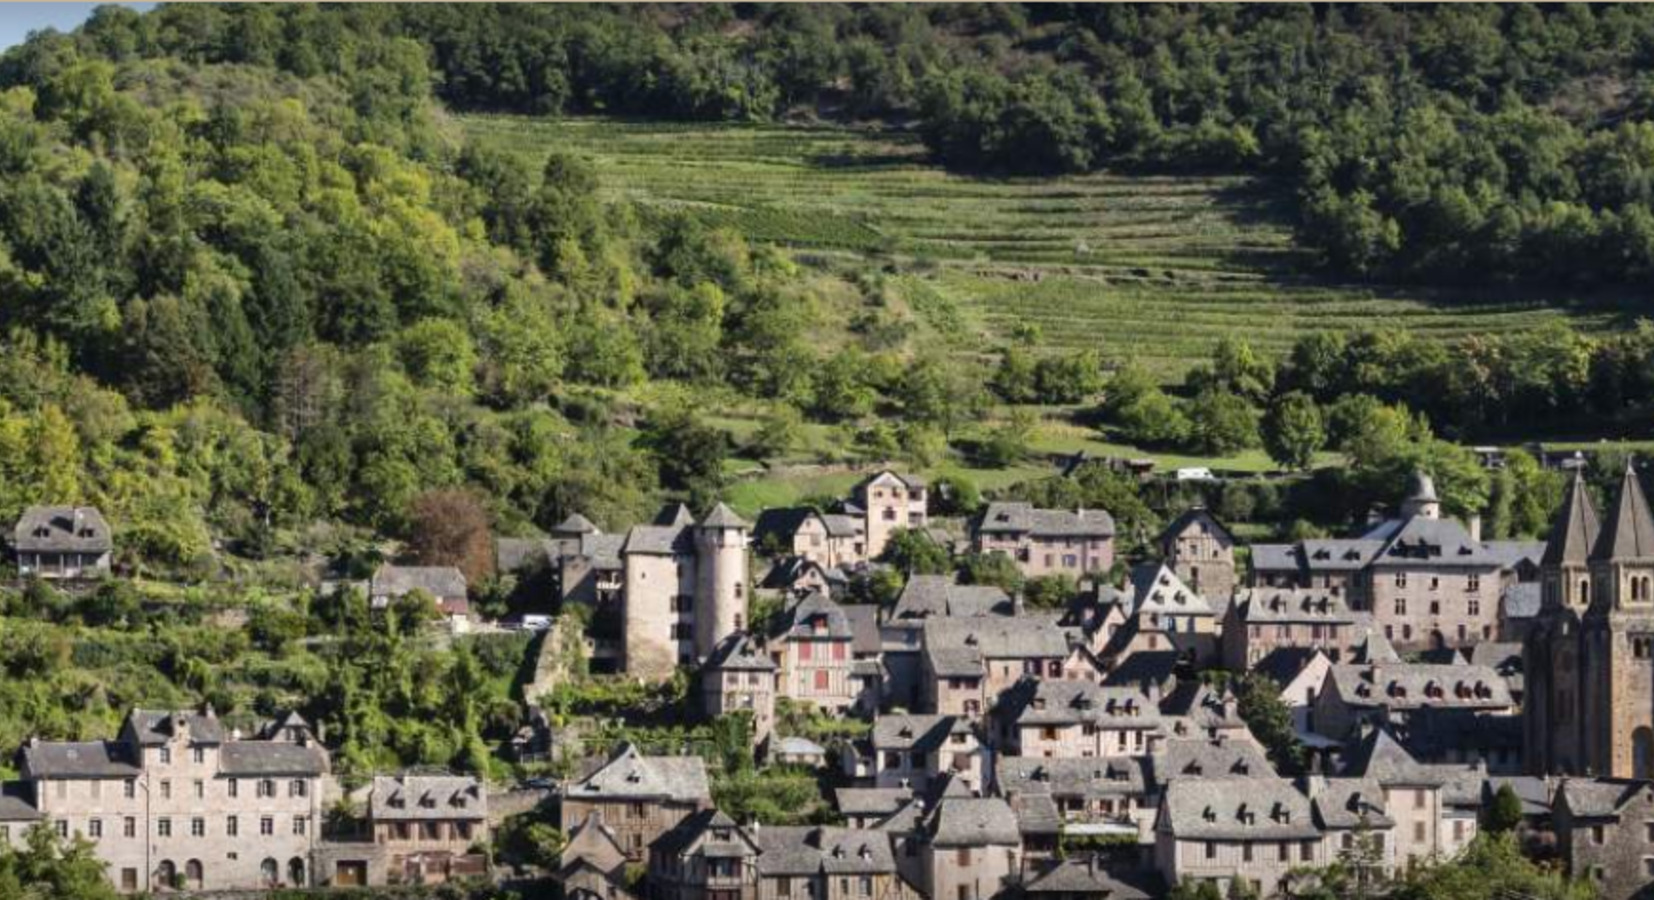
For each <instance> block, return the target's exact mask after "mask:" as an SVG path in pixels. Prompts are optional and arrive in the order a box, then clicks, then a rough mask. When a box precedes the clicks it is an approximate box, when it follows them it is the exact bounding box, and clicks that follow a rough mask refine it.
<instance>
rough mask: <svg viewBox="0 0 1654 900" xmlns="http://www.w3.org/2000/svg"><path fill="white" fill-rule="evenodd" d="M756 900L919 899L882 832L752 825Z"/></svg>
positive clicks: (887, 834) (823, 827)
mask: <svg viewBox="0 0 1654 900" xmlns="http://www.w3.org/2000/svg"><path fill="white" fill-rule="evenodd" d="M751 831H752V837H753V838H754V839H755V840H756V841H757V843H758V847H759V856H758V878H759V881H758V898H759V900H919V898H920V894H919V892H918V891H917V890H915V888H914V885H912V884H911V883H909V881H908V880H907V879H906V878H904V877H903V876H902V874H901V870H900V866H899V861H898V860H897V858H896V855H895V853H894V851H893V850H892V848H891V835H890V834H889V833H887V832H884V831H875V830H862V829H856V828H836V827H830V826H822V825H818V826H803V827H799V826H762V827H754V828H752V829H751Z"/></svg>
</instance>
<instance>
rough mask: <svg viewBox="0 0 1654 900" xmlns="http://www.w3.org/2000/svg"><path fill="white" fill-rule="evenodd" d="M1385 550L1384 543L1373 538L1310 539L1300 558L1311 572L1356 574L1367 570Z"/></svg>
mask: <svg viewBox="0 0 1654 900" xmlns="http://www.w3.org/2000/svg"><path fill="white" fill-rule="evenodd" d="M1383 550H1384V541H1381V540H1375V539H1371V538H1310V539H1308V540H1306V541H1304V542H1303V544H1302V546H1301V548H1300V550H1299V557H1300V559H1301V560H1302V563H1301V565H1302V567H1303V568H1304V569H1306V570H1308V571H1311V572H1355V571H1358V570H1360V569H1365V568H1366V567H1367V566H1368V565H1370V564H1371V563H1372V562H1373V560H1374V559H1376V558H1377V557H1378V555H1379V554H1380V553H1381V552H1382V551H1383Z"/></svg>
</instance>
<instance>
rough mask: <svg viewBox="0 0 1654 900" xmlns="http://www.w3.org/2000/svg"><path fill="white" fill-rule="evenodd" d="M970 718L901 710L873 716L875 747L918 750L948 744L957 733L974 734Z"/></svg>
mask: <svg viewBox="0 0 1654 900" xmlns="http://www.w3.org/2000/svg"><path fill="white" fill-rule="evenodd" d="M970 733H971V723H970V720H969V719H967V718H966V717H964V716H946V715H934V714H915V713H897V714H892V715H883V716H879V717H878V718H876V719H874V720H873V749H874V750H876V751H880V752H882V751H885V750H918V751H920V752H924V753H929V752H931V751H933V750H935V749H937V748H938V747H941V746H943V745H945V744H946V743H947V741H948V738H949V737H951V736H953V735H955V734H970Z"/></svg>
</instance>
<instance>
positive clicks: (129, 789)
mask: <svg viewBox="0 0 1654 900" xmlns="http://www.w3.org/2000/svg"><path fill="white" fill-rule="evenodd" d="M123 791H124V793H125V794H126V799H128V800H131V799H132V798H133V797H136V796H138V779H136V778H128V779H127V780H126V784H125V785H124V786H123Z"/></svg>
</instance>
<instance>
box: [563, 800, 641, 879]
mask: <svg viewBox="0 0 1654 900" xmlns="http://www.w3.org/2000/svg"><path fill="white" fill-rule="evenodd" d="M558 861H559V864H560V868H559V870H558V875H559V876H560V877H564V878H566V877H567V876H568V875H569V874H571V872H572V870H573V869H574V868H575V867H576V866H577V865H579V864H581V863H584V864H586V865H589V866H591V867H592V868H594V869H597V870H598V871H600V872H605V873H609V874H612V875H618V874H619V873H620V872H621V871H622V870H624V869H625V868H626V851H625V850H622V849H621V847H620V839H619V838H618V837H616V835H615V833H614V831H613V829H611V828H609V826H607V825H605V824H603V817H602V815H601V814H599V813H598V811H597V810H595V809H594V810H591V811H589V812H587V813H586V818H584V819H582V820H580V822H579V824H577V825H575V826H574V829H573V830H572V831H570V832H569V839H568V843H566V844H564V845H563V855H562V856H561V857H560V858H559V860H558Z"/></svg>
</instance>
